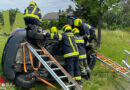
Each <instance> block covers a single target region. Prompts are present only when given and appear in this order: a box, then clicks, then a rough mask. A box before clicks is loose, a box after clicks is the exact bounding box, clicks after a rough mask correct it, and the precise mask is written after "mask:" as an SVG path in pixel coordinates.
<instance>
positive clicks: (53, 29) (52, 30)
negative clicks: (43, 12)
mask: <svg viewBox="0 0 130 90" xmlns="http://www.w3.org/2000/svg"><path fill="white" fill-rule="evenodd" d="M50 33H54V34H58V32H57V28H56V27H55V26H53V27H51V30H50Z"/></svg>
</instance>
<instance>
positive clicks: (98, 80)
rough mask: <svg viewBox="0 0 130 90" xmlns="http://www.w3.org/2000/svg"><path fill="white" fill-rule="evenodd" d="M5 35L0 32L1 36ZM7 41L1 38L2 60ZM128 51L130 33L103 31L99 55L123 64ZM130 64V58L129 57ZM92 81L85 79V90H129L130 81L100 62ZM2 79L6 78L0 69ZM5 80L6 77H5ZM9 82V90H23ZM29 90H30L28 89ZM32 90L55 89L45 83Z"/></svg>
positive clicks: (94, 71) (7, 86)
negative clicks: (104, 66) (125, 51)
mask: <svg viewBox="0 0 130 90" xmlns="http://www.w3.org/2000/svg"><path fill="white" fill-rule="evenodd" d="M1 33H3V32H2V31H1V30H0V34H1ZM6 40H7V37H6V36H0V46H1V47H0V60H1V58H2V52H3V48H4V45H5V42H6ZM124 49H126V50H128V51H130V31H129V32H128V31H127V32H125V31H120V30H116V31H109V30H103V31H102V42H101V47H100V48H99V49H98V52H99V53H102V54H103V55H105V56H106V57H109V59H111V60H113V61H115V62H117V63H119V64H121V65H123V64H122V62H121V61H122V59H125V55H126V54H125V53H124V52H123V50H124ZM128 61H129V64H130V57H129V60H128ZM91 76H92V78H91V80H89V81H86V80H84V79H83V87H84V90H129V89H130V81H129V82H128V81H127V80H126V79H125V78H124V77H122V76H120V75H118V74H116V73H114V72H111V71H110V70H107V69H106V68H103V67H102V66H101V64H100V62H99V61H97V63H96V66H95V68H94V70H93V72H92V73H91ZM0 77H4V76H3V74H2V71H1V69H0ZM4 78H5V77H4ZM8 82H10V81H8V80H6V89H7V90H22V88H21V87H18V86H12V85H10V84H9V83H8ZM58 87H59V86H58ZM27 90H28V89H27ZM30 90H54V89H53V88H51V87H49V86H46V85H45V84H43V83H37V84H36V85H35V86H34V87H33V88H31V89H30Z"/></svg>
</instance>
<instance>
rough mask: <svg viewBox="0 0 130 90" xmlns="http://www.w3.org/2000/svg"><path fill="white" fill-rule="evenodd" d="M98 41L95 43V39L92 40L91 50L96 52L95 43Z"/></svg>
mask: <svg viewBox="0 0 130 90" xmlns="http://www.w3.org/2000/svg"><path fill="white" fill-rule="evenodd" d="M95 44H96V43H95V40H92V41H91V42H90V46H89V47H90V50H91V51H92V53H96V45H95Z"/></svg>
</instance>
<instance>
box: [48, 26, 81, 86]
mask: <svg viewBox="0 0 130 90" xmlns="http://www.w3.org/2000/svg"><path fill="white" fill-rule="evenodd" d="M63 32H64V33H62V34H49V33H47V34H46V36H47V37H50V38H51V37H53V39H57V40H60V41H61V44H62V51H63V54H64V60H65V66H66V70H67V71H68V73H69V74H70V75H71V76H72V77H73V79H75V80H76V81H77V82H78V83H79V84H81V83H82V82H81V74H80V69H79V63H78V60H79V59H78V55H79V52H78V48H77V45H76V43H75V39H74V34H73V33H72V28H71V26H70V25H65V26H64V27H63ZM69 83H70V84H72V82H70V80H69ZM73 88H74V87H73Z"/></svg>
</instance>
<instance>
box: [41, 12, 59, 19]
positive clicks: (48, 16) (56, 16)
mask: <svg viewBox="0 0 130 90" xmlns="http://www.w3.org/2000/svg"><path fill="white" fill-rule="evenodd" d="M58 19H59V13H58V12H52V13H48V14H46V15H45V16H44V17H43V20H58Z"/></svg>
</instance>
